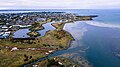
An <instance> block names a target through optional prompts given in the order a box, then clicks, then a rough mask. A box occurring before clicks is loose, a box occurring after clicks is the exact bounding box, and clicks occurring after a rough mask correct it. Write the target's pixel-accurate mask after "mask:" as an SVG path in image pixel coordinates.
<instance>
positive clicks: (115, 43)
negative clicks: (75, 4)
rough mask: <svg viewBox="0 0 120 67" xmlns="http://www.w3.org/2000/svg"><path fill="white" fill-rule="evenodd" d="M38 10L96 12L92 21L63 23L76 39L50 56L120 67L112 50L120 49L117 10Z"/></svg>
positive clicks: (100, 65) (106, 66) (119, 18)
mask: <svg viewBox="0 0 120 67" xmlns="http://www.w3.org/2000/svg"><path fill="white" fill-rule="evenodd" d="M38 11H39V10H38ZM41 11H65V12H69V13H76V14H79V15H98V16H99V17H97V18H94V20H93V21H79V22H75V23H68V24H66V25H65V27H64V29H65V30H67V31H69V32H70V33H71V34H72V36H73V37H74V38H75V41H73V42H72V43H71V46H70V47H69V48H68V49H67V50H63V51H58V52H56V53H55V54H53V55H54V56H56V55H59V56H63V57H67V58H69V59H72V60H75V58H76V57H77V58H81V57H84V58H85V59H86V60H88V61H89V62H90V63H91V64H92V65H93V67H120V59H119V58H117V57H115V56H114V55H113V53H112V52H113V51H112V50H114V47H117V48H119V49H120V46H119V45H120V9H109V10H95V9H94V10H78V9H76V10H41ZM85 49H86V50H85ZM77 62H79V60H77Z"/></svg>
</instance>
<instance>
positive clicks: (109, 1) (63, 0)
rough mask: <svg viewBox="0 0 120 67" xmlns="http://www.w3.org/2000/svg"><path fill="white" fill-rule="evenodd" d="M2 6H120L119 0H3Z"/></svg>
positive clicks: (94, 7)
mask: <svg viewBox="0 0 120 67" xmlns="http://www.w3.org/2000/svg"><path fill="white" fill-rule="evenodd" d="M0 8H11V9H12V8H18V9H19V8H73V9H75V8H76V9H96V8H97V9H98V8H105V9H107V8H120V1H119V0H116V1H114V0H104V1H103V0H11V1H10V0H9V1H8V0H2V1H1V2H0Z"/></svg>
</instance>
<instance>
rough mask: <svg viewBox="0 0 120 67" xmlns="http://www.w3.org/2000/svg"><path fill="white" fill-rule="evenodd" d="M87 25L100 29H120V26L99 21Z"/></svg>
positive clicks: (89, 22) (88, 22)
mask: <svg viewBox="0 0 120 67" xmlns="http://www.w3.org/2000/svg"><path fill="white" fill-rule="evenodd" d="M85 23H87V24H89V25H93V26H98V27H109V28H120V25H114V24H107V23H102V22H97V21H86V22H85Z"/></svg>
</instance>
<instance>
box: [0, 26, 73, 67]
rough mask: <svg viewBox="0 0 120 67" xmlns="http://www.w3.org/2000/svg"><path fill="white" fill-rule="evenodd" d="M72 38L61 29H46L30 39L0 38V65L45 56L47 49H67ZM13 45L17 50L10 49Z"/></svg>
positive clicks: (14, 66)
mask: <svg viewBox="0 0 120 67" xmlns="http://www.w3.org/2000/svg"><path fill="white" fill-rule="evenodd" d="M56 25H57V24H56ZM59 26H60V27H61V26H63V25H59ZM72 40H73V37H72V36H71V35H70V34H69V33H68V32H67V31H65V30H62V29H60V30H57V29H56V30H50V31H47V32H46V34H45V35H44V36H43V37H41V38H35V39H31V40H30V39H29V40H19V39H18V40H14V39H13V38H8V39H0V66H1V67H4V66H5V67H19V66H22V65H23V64H26V63H29V62H32V61H34V60H36V59H38V58H42V57H45V56H47V55H46V54H45V53H46V52H48V51H49V50H55V51H56V50H62V49H67V48H68V46H69V44H70V42H71V41H72ZM14 47H17V50H14V51H12V48H14Z"/></svg>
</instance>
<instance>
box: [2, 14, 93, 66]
mask: <svg viewBox="0 0 120 67" xmlns="http://www.w3.org/2000/svg"><path fill="white" fill-rule="evenodd" d="M6 16H7V17H6ZM0 17H2V18H1V19H0V66H2V67H3V66H7V67H18V66H20V67H21V66H23V65H25V64H27V65H28V66H33V65H30V64H29V63H31V62H34V61H35V60H37V59H39V58H43V57H46V56H48V55H50V54H52V53H54V52H56V51H58V50H64V49H67V48H68V47H69V44H70V43H71V41H73V40H74V38H73V37H72V35H71V34H70V33H69V32H67V31H65V30H63V27H64V25H65V24H66V23H71V22H72V21H76V20H77V21H78V20H91V17H93V16H89V17H88V16H87V17H86V16H84V17H82V19H80V18H81V17H78V16H76V15H74V14H68V13H64V12H40V13H39V12H33V13H18V14H0ZM8 17H9V18H8ZM51 21H55V23H52V24H51V25H52V26H53V27H55V28H56V29H55V30H49V31H47V32H46V33H45V35H44V36H42V37H38V36H40V34H39V33H38V32H37V31H38V30H41V31H42V30H44V27H43V24H47V23H49V22H51ZM21 28H29V30H30V32H28V33H27V35H29V36H30V37H28V38H14V37H13V36H14V35H13V33H14V32H15V31H17V30H20V29H21ZM21 33H22V32H21ZM53 59H54V57H53V58H52V59H51V58H50V59H47V60H48V61H50V62H48V61H46V60H43V61H41V62H38V63H36V65H43V64H45V63H46V65H51V66H52V65H53V66H54V65H56V64H58V65H60V66H61V65H62V66H66V64H68V62H70V63H69V64H68V66H69V65H70V64H72V65H75V66H77V67H81V64H76V63H74V62H72V61H70V60H68V59H65V58H64V61H62V60H63V59H62V58H58V59H54V60H53ZM57 60H58V61H57ZM65 61H68V62H65ZM63 62H64V64H63Z"/></svg>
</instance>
